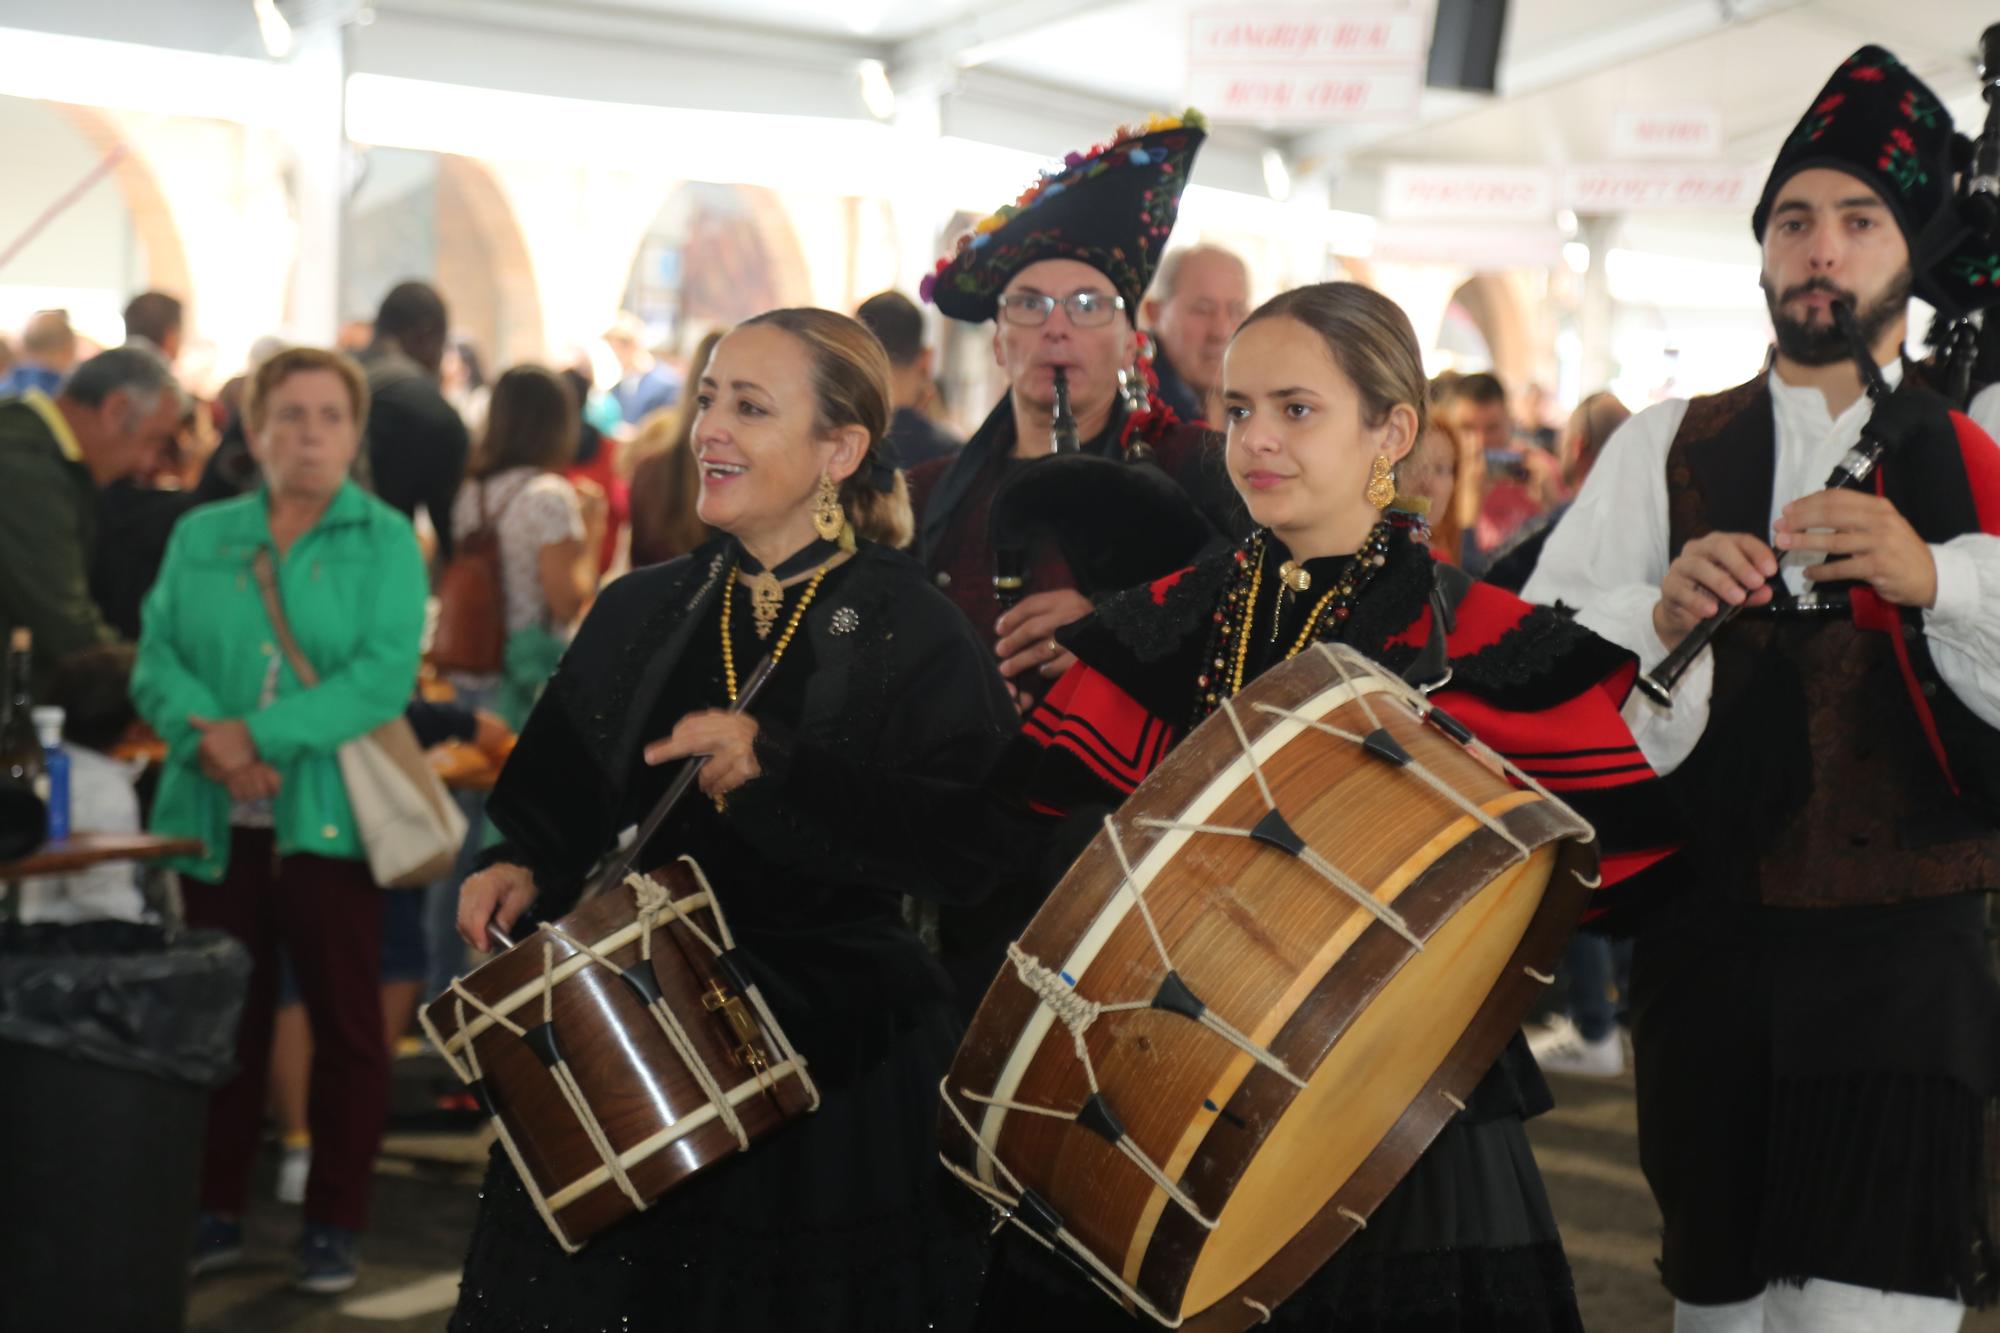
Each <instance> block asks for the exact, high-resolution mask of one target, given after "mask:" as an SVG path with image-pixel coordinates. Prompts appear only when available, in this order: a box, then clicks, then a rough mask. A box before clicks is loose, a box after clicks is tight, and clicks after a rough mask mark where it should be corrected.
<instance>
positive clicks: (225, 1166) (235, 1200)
mask: <svg viewBox="0 0 2000 1333" xmlns="http://www.w3.org/2000/svg"><path fill="white" fill-rule="evenodd" d="M182 896H183V898H184V899H185V900H186V913H187V922H188V924H189V925H190V926H207V927H210V928H213V929H216V930H226V931H228V932H229V933H230V934H231V935H234V936H235V937H236V938H237V939H239V940H242V941H243V943H244V945H245V946H246V947H248V948H249V950H250V958H251V967H250V996H249V999H248V1001H247V1002H246V1003H245V1004H244V1007H243V1022H242V1026H241V1027H240V1028H239V1029H238V1030H237V1034H236V1064H237V1072H236V1077H235V1078H233V1079H232V1080H230V1082H229V1083H227V1084H226V1085H224V1086H223V1087H222V1088H221V1089H219V1090H218V1091H217V1092H216V1093H215V1096H214V1097H213V1098H212V1099H211V1101H210V1103H209V1108H208V1142H207V1148H206V1153H205V1155H204V1158H203V1164H202V1199H201V1203H202V1207H203V1209H205V1210H206V1211H208V1212H212V1213H221V1214H224V1215H226V1216H231V1217H240V1216H242V1214H243V1210H244V1205H245V1203H246V1202H247V1201H248V1199H249V1194H250V1166H251V1163H252V1161H253V1160H254V1159H255V1158H256V1155H257V1143H258V1139H259V1136H260V1130H261V1127H262V1124H263V1119H264V1103H265V1089H266V1086H267V1084H268V1082H269V1078H268V1074H269V1070H270V1064H271V1015H272V1011H273V1010H274V1008H275V1007H276V1003H277V986H278V956H279V951H280V948H282V949H283V951H284V953H285V954H286V955H288V956H289V957H290V959H291V963H292V971H293V975H294V976H295V977H296V978H297V981H298V987H299V995H300V997H301V998H302V999H303V1000H304V1001H305V1006H306V1016H307V1020H308V1021H309V1022H310V1023H311V1025H312V1035H313V1054H312V1076H311V1077H312V1081H311V1084H310V1090H309V1092H308V1095H307V1102H306V1120H307V1124H308V1125H309V1127H310V1128H311V1130H312V1144H313V1156H312V1174H311V1177H310V1178H309V1179H308V1180H307V1182H306V1203H305V1215H306V1220H307V1221H308V1222H313V1223H321V1224H325V1225H330V1226H337V1227H346V1228H348V1229H350V1230H356V1231H358V1230H360V1229H361V1227H362V1226H363V1224H364V1223H365V1222H366V1221H367V1217H368V1192H369V1188H370V1186H371V1184H372V1183H373V1182H372V1177H373V1174H374V1169H375V1153H376V1150H377V1149H378V1148H380V1146H381V1143H382V1127H383V1125H384V1124H385V1123H386V1122H387V1121H388V1118H389V1048H388V1046H387V1045H386V1044H385V1043H384V1042H383V1040H382V993H381V990H380V986H381V968H382V890H381V889H379V888H378V887H376V885H375V881H374V880H373V879H372V878H371V877H370V876H369V874H368V866H367V864H366V863H365V862H361V861H340V860H331V859H329V858H326V857H321V856H307V855H297V856H286V857H279V856H277V855H276V846H275V839H274V836H273V834H272V832H271V830H269V829H235V830H233V831H232V833H231V836H230V845H229V869H228V871H227V872H226V873H225V874H224V875H223V878H222V882H221V883H219V884H210V883H207V882H205V881H202V880H196V879H187V880H185V881H184V888H183V894H182Z"/></svg>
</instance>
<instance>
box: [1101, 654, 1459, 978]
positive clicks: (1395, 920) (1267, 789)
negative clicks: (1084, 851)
mask: <svg viewBox="0 0 2000 1333" xmlns="http://www.w3.org/2000/svg"><path fill="white" fill-rule="evenodd" d="M1320 647H1321V648H1325V647H1326V645H1325V644H1324V643H1321V644H1320ZM1335 665H1336V667H1338V666H1339V662H1338V659H1335ZM1221 712H1222V715H1223V716H1224V717H1226V718H1228V719H1229V726H1230V729H1231V730H1232V731H1234V732H1235V733H1236V740H1237V743H1238V744H1239V745H1241V746H1242V747H1243V756H1244V758H1245V759H1246V760H1247V761H1248V762H1249V764H1250V773H1251V776H1253V777H1254V778H1256V779H1257V790H1258V791H1259V792H1260V793H1262V794H1263V797H1264V806H1265V808H1266V809H1268V810H1270V811H1271V813H1273V814H1278V813H1279V811H1278V802H1277V798H1276V797H1275V796H1274V795H1272V792H1271V784H1270V783H1269V782H1268V781H1266V780H1265V777H1264V767H1263V765H1262V764H1260V763H1259V762H1258V761H1257V751H1256V748H1255V747H1254V746H1252V745H1251V744H1250V737H1249V734H1248V733H1247V732H1245V731H1244V730H1243V723H1242V722H1241V721H1239V720H1238V719H1237V716H1236V710H1235V709H1234V708H1233V707H1231V706H1230V702H1229V700H1227V699H1224V700H1223V701H1222V708H1221ZM1280 817H1281V818H1282V816H1280ZM1132 822H1133V823H1135V824H1137V825H1139V826H1140V827H1142V828H1150V829H1167V830H1176V831H1180V832H1187V833H1212V834H1221V835H1222V836H1224V837H1231V838H1250V837H1254V836H1256V835H1255V834H1254V833H1252V831H1251V830H1249V829H1238V828H1229V827H1227V826H1225V825H1221V824H1184V823H1180V822H1178V821H1175V820H1170V819H1154V818H1151V817H1147V816H1141V817H1140V818H1138V819H1135V820H1133V821H1132ZM1298 859H1299V861H1301V862H1302V863H1303V864H1304V865H1305V866H1306V867H1307V868H1308V869H1310V870H1312V871H1313V872H1314V873H1316V874H1317V875H1318V876H1319V877H1320V878H1321V879H1323V880H1325V881H1326V882H1327V883H1329V884H1331V885H1333V887H1334V888H1336V889H1338V890H1340V891H1341V892H1342V893H1344V894H1346V895H1347V896H1348V897H1349V898H1350V899H1352V900H1353V901H1354V903H1355V905H1356V906H1358V907H1360V908H1361V909H1362V910H1363V911H1365V912H1367V913H1368V914H1369V915H1371V916H1373V917H1374V918H1375V919H1376V920H1377V921H1380V922H1381V923H1382V924H1383V925H1385V926H1387V927H1388V928H1389V929H1391V930H1393V931H1395V932H1396V933H1397V934H1398V935H1400V936H1402V937H1403V940H1404V941H1405V942H1406V943H1407V944H1408V945H1409V946H1410V947H1411V948H1412V949H1415V950H1416V951H1417V952H1418V953H1422V952H1423V949H1424V942H1423V941H1422V940H1420V939H1418V938H1417V935H1416V932H1415V931H1413V930H1411V929H1410V923H1409V922H1408V921H1407V920H1405V919H1404V917H1403V914H1402V913H1401V912H1398V911H1397V910H1396V909H1395V908H1393V907H1391V906H1389V905H1388V904H1387V903H1384V902H1380V901H1378V900H1377V899H1376V897H1375V895H1374V894H1372V893H1370V892H1369V891H1368V890H1367V889H1366V888H1364V887H1363V886H1362V885H1361V884H1359V883H1357V882H1356V881H1355V880H1354V879H1353V878H1352V877H1351V876H1349V875H1348V874H1347V873H1346V872H1345V871H1343V870H1341V869H1340V867H1338V866H1336V865H1334V864H1333V862H1331V861H1329V860H1327V859H1326V858H1325V857H1324V856H1321V855H1320V854H1319V853H1318V852H1316V851H1314V850H1313V849H1312V848H1311V847H1303V848H1302V849H1301V850H1300V852H1299V854H1298Z"/></svg>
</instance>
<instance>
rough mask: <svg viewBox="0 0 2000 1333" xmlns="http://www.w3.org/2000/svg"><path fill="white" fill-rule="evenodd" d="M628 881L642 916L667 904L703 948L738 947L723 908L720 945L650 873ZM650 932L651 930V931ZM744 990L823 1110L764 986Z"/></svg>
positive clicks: (702, 878)
mask: <svg viewBox="0 0 2000 1333" xmlns="http://www.w3.org/2000/svg"><path fill="white" fill-rule="evenodd" d="M680 861H681V864H683V865H685V866H686V867H687V868H688V870H689V872H690V873H692V874H693V875H694V879H695V883H696V884H698V885H700V886H701V891H702V892H703V893H704V894H706V895H708V900H709V902H710V903H714V902H715V901H716V897H715V889H714V887H713V886H712V885H710V884H709V882H708V876H707V874H706V873H704V872H703V870H702V868H701V864H700V863H699V862H697V861H696V860H695V859H694V858H693V857H692V856H683V857H681V858H680ZM625 882H626V883H627V884H629V885H631V886H632V892H633V894H634V895H635V896H636V897H637V900H638V903H639V910H640V913H641V915H642V916H643V915H645V914H646V913H647V912H648V911H649V910H653V909H649V908H648V906H647V904H649V903H657V904H658V905H659V906H660V907H664V908H665V909H666V910H667V911H668V912H670V913H672V914H673V917H674V920H676V921H678V922H680V923H681V924H682V925H683V926H686V927H687V929H688V933H689V934H691V935H693V936H694V937H695V939H697V940H699V941H700V942H701V944H702V947H703V948H705V949H707V950H708V951H709V952H710V953H711V954H713V955H714V956H715V957H717V958H721V957H722V956H723V955H724V954H725V953H728V952H729V951H730V950H732V949H734V948H735V947H736V934H735V932H734V931H732V930H730V928H729V918H728V917H726V916H724V915H723V914H722V912H721V910H720V909H719V908H711V910H712V911H713V912H714V914H715V926H716V930H717V932H718V933H720V934H721V936H722V941H721V943H719V944H718V943H717V942H716V941H715V940H713V939H711V938H710V937H709V934H708V932H707V931H705V930H703V929H702V928H701V927H700V925H698V924H697V923H696V922H695V920H694V918H693V917H691V916H689V915H688V914H687V913H685V912H683V911H682V910H681V909H680V905H679V904H678V903H676V902H675V901H674V899H673V895H672V894H670V893H669V892H668V891H667V890H666V888H665V887H664V886H662V885H661V884H660V883H659V882H658V881H657V880H655V879H653V878H652V877H651V876H650V875H640V874H632V875H627V876H626V877H625ZM650 933H651V932H650V931H649V932H648V934H650ZM746 982H747V979H746ZM744 991H745V995H744V998H745V999H747V1000H748V1001H749V1002H750V1007H751V1008H752V1009H755V1010H756V1011H757V1019H758V1021H759V1023H761V1024H762V1025H763V1028H764V1033H765V1035H766V1036H768V1037H770V1038H771V1039H772V1040H774V1041H775V1042H776V1043H777V1046H778V1050H779V1052H780V1053H781V1054H782V1055H783V1056H784V1060H783V1061H780V1063H790V1064H791V1065H792V1066H793V1067H794V1070H795V1076H796V1077H797V1079H798V1081H799V1087H800V1090H801V1091H803V1092H804V1093H805V1094H806V1097H807V1099H808V1101H809V1103H810V1105H809V1106H808V1108H807V1109H808V1110H812V1111H817V1110H818V1109H819V1087H818V1085H817V1084H815V1083H814V1082H813V1081H812V1075H810V1074H808V1073H807V1072H806V1062H805V1059H804V1057H802V1056H801V1055H800V1054H799V1053H798V1051H797V1050H796V1049H794V1048H793V1046H792V1040H791V1038H790V1037H787V1036H786V1035H785V1030H784V1028H782V1027H780V1026H779V1025H778V1018H777V1015H776V1014H773V1013H772V1012H771V1006H770V1005H769V1004H768V1003H767V1002H766V1001H765V999H764V992H763V989H762V988H761V987H759V986H756V985H754V984H746V985H745V986H744Z"/></svg>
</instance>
